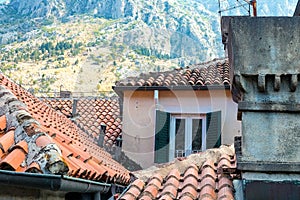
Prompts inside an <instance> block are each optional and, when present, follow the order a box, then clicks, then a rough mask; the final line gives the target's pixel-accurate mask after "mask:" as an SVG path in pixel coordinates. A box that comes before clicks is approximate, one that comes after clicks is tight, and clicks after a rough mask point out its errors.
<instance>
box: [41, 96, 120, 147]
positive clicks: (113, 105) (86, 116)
mask: <svg viewBox="0 0 300 200" xmlns="http://www.w3.org/2000/svg"><path fill="white" fill-rule="evenodd" d="M42 101H44V102H45V103H47V104H48V105H49V106H51V107H52V108H53V109H55V110H57V111H59V112H61V113H62V114H64V115H65V116H67V117H68V118H72V120H73V122H74V123H75V124H76V125H77V126H78V127H79V128H80V129H81V130H83V131H84V132H86V133H87V134H88V135H89V136H90V137H91V138H93V139H95V140H98V139H99V134H100V127H101V125H105V126H106V129H105V137H104V145H107V146H112V145H114V144H115V143H116V139H117V138H118V137H119V136H121V134H122V122H121V116H120V106H119V101H118V99H103V98H97V97H81V98H76V99H75V98H43V99H42Z"/></svg>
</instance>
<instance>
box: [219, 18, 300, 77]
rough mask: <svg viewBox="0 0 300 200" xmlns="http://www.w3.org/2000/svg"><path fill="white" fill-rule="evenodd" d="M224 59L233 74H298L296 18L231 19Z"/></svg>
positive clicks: (299, 37) (299, 42)
mask: <svg viewBox="0 0 300 200" xmlns="http://www.w3.org/2000/svg"><path fill="white" fill-rule="evenodd" d="M227 21H228V23H227V24H225V25H223V26H229V31H228V42H229V44H230V46H229V48H228V56H229V59H230V61H231V65H232V66H233V68H234V73H235V74H247V75H258V74H262V75H266V74H276V75H282V74H299V73H300V60H299V57H300V50H299V49H300V34H299V27H300V18H298V17H256V18H253V17H232V18H230V20H227Z"/></svg>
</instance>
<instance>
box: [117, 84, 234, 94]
mask: <svg viewBox="0 0 300 200" xmlns="http://www.w3.org/2000/svg"><path fill="white" fill-rule="evenodd" d="M112 89H113V90H114V91H115V92H116V93H117V94H118V92H122V91H125V90H130V91H132V90H137V91H153V90H166V91H169V90H224V89H225V90H230V85H194V86H191V85H187V86H185V85H176V86H112Z"/></svg>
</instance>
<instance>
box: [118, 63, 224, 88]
mask: <svg viewBox="0 0 300 200" xmlns="http://www.w3.org/2000/svg"><path fill="white" fill-rule="evenodd" d="M229 84H230V78H229V63H228V60H225V59H215V60H213V61H210V62H207V63H202V64H198V65H193V66H189V67H188V68H182V69H175V70H173V71H166V72H150V73H149V74H141V75H140V76H139V77H129V78H127V79H125V80H121V81H118V82H117V83H116V86H117V87H122V86H135V87H141V86H144V87H149V86H166V87H168V86H178V85H181V86H196V85H200V86H204V85H229Z"/></svg>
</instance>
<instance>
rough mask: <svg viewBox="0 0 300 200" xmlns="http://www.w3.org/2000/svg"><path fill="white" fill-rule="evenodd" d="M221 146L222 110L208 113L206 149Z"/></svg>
mask: <svg viewBox="0 0 300 200" xmlns="http://www.w3.org/2000/svg"><path fill="white" fill-rule="evenodd" d="M219 146H221V111H217V112H211V113H207V114H206V149H210V148H216V147H219Z"/></svg>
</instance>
